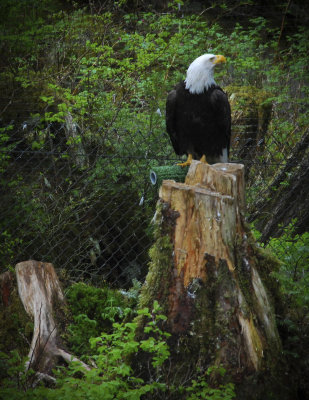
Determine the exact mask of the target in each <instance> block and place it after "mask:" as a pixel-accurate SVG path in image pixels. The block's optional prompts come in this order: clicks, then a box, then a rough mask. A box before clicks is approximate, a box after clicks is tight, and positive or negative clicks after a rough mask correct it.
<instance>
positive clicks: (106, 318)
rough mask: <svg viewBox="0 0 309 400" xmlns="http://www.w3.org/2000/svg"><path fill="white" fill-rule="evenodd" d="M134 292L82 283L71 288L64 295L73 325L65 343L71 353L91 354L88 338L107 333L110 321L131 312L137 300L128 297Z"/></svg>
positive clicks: (109, 329) (120, 318) (119, 319)
mask: <svg viewBox="0 0 309 400" xmlns="http://www.w3.org/2000/svg"><path fill="white" fill-rule="evenodd" d="M133 290H134V289H132V290H131V292H125V291H123V292H122V293H120V292H119V291H118V290H112V289H110V288H108V287H107V286H105V287H103V288H96V287H94V286H90V285H86V284H84V283H76V284H74V285H72V286H70V288H69V289H68V291H67V294H66V296H67V301H68V304H69V307H70V310H71V313H72V318H73V321H74V322H73V323H72V324H70V325H69V327H68V335H67V341H68V344H69V345H70V347H71V349H72V352H73V353H74V354H77V355H83V356H85V355H87V354H89V353H91V346H90V344H89V340H90V338H91V337H96V336H98V335H100V334H101V332H110V331H111V329H112V323H113V322H115V321H121V320H123V318H124V317H125V316H127V315H128V314H129V313H130V312H131V309H132V308H134V306H135V305H136V297H134V296H130V294H131V293H132V291H133ZM127 294H128V295H127Z"/></svg>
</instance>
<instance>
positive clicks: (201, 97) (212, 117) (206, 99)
mask: <svg viewBox="0 0 309 400" xmlns="http://www.w3.org/2000/svg"><path fill="white" fill-rule="evenodd" d="M166 128H167V132H168V134H169V136H170V138H171V142H172V145H173V147H174V150H175V152H176V154H178V155H183V154H187V155H188V154H192V156H193V158H194V159H200V158H201V157H202V156H203V155H205V156H206V159H207V162H208V163H211V164H213V163H216V162H228V153H229V147H230V137H231V109H230V105H229V101H228V98H227V95H226V94H225V93H224V92H223V90H222V89H221V88H220V87H219V86H217V85H212V86H211V87H210V88H208V89H205V90H204V91H203V92H202V93H200V94H192V93H190V92H189V90H188V89H186V88H185V83H184V82H181V83H179V84H178V85H176V87H175V89H174V90H172V91H171V92H170V93H169V95H168V97H167V102H166Z"/></svg>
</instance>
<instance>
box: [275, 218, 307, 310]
mask: <svg viewBox="0 0 309 400" xmlns="http://www.w3.org/2000/svg"><path fill="white" fill-rule="evenodd" d="M295 222H296V221H294V223H292V224H291V225H290V226H288V227H287V228H285V229H284V233H283V234H282V236H281V237H280V238H272V239H271V240H270V242H269V244H268V247H269V248H270V249H271V250H272V251H273V253H274V254H276V256H277V257H278V258H279V260H280V261H281V267H280V271H278V272H274V276H275V277H276V278H277V279H278V280H279V281H280V284H281V288H282V292H283V295H284V296H285V299H286V302H287V304H289V307H293V306H296V307H305V309H306V310H309V233H308V232H306V233H304V234H303V235H297V234H295V233H294V225H295Z"/></svg>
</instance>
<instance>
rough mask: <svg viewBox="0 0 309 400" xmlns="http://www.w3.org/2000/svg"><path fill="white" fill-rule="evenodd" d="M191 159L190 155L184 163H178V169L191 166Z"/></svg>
mask: <svg viewBox="0 0 309 400" xmlns="http://www.w3.org/2000/svg"><path fill="white" fill-rule="evenodd" d="M192 159H193V157H192V154H189V155H188V159H187V161H185V162H183V163H179V164H177V165H179V166H180V167H188V166H190V165H191V162H192Z"/></svg>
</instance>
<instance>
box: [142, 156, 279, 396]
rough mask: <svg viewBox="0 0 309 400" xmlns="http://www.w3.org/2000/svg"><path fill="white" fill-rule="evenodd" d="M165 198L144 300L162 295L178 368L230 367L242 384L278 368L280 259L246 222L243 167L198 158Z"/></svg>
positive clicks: (167, 187)
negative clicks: (272, 274) (277, 273)
mask: <svg viewBox="0 0 309 400" xmlns="http://www.w3.org/2000/svg"><path fill="white" fill-rule="evenodd" d="M159 196H160V200H159V204H158V208H157V213H156V223H157V226H156V232H155V239H156V240H155V244H154V246H153V247H152V249H151V251H150V256H151V263H150V269H149V273H148V276H147V278H146V282H145V285H144V287H143V289H142V293H141V297H140V306H141V307H145V306H148V307H151V305H152V302H153V301H154V300H155V299H156V300H158V301H159V303H160V304H161V305H162V307H163V312H164V313H165V315H167V317H168V330H169V331H170V332H171V333H172V339H171V346H172V347H173V345H175V346H176V343H177V346H176V347H175V349H174V351H173V352H174V361H175V363H176V365H174V369H175V370H177V371H179V370H180V369H181V368H184V366H185V365H186V367H185V368H187V369H191V370H196V367H199V368H200V369H202V370H206V369H207V368H208V367H209V366H211V365H223V366H224V367H225V368H226V369H227V370H228V372H229V374H230V376H231V377H232V379H233V380H234V382H242V383H244V382H245V381H247V380H248V377H250V376H251V377H252V376H258V375H260V374H261V372H262V371H265V370H266V369H268V370H270V369H271V370H272V373H273V372H274V371H275V370H276V371H279V369H278V364H276V363H275V362H274V360H276V362H277V361H278V360H280V359H281V343H280V338H279V334H278V331H277V326H276V321H275V313H274V307H273V304H272V296H271V293H272V292H273V295H274V294H275V293H276V288H275V284H274V281H273V280H272V279H271V278H270V276H269V273H270V272H271V271H272V270H273V269H274V268H277V267H278V262H277V261H276V260H274V259H273V258H272V257H271V256H270V255H268V254H266V253H264V252H263V251H262V250H261V249H259V248H258V247H257V246H256V245H255V243H254V240H253V238H252V235H251V234H250V231H249V230H248V229H247V228H246V225H245V223H244V210H245V196H244V166H243V165H240V164H215V165H208V164H203V163H201V162H197V161H193V163H192V165H191V166H190V169H189V171H188V175H187V177H186V181H185V183H176V182H175V181H170V180H167V181H163V184H162V186H161V189H160V194H159ZM265 283H267V285H266V284H265ZM272 285H274V286H272ZM176 348H177V350H176ZM172 350H173V349H172ZM275 364H276V365H277V366H276V367H275ZM276 368H277V369H276ZM178 374H179V372H178ZM184 374H187V372H186V371H184ZM264 389H265V386H264ZM256 393H258V390H256ZM239 398H241V397H239ZM244 398H245V397H244ZM247 398H249V397H247ZM250 398H252V399H255V398H258V397H254V396H253V397H250ZM282 398H284V395H283V397H282Z"/></svg>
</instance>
